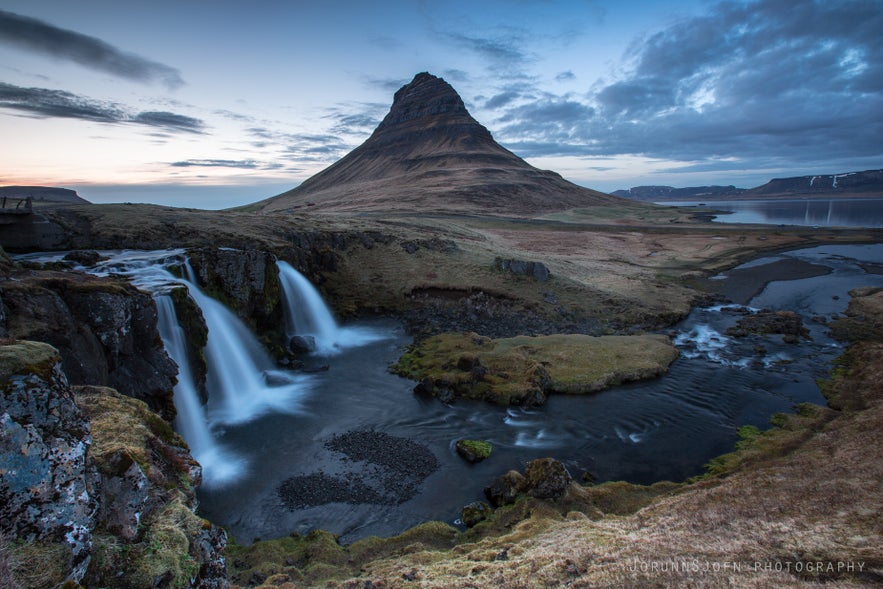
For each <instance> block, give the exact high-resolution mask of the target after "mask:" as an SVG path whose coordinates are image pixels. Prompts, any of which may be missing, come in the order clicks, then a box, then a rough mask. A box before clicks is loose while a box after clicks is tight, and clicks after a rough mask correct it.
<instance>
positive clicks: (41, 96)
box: [0, 82, 204, 133]
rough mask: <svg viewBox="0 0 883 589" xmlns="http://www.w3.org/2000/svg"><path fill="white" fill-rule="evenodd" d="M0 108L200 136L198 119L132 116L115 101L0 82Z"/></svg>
mask: <svg viewBox="0 0 883 589" xmlns="http://www.w3.org/2000/svg"><path fill="white" fill-rule="evenodd" d="M0 108H4V109H9V110H14V111H18V112H22V113H25V114H27V115H30V116H32V117H36V118H66V119H81V120H85V121H95V122H99V123H110V124H123V123H134V124H138V125H147V126H150V127H157V128H161V129H165V130H167V131H186V132H189V133H200V132H202V130H203V128H204V124H203V122H202V121H201V120H200V119H195V118H193V117H188V116H184V115H179V114H175V113H171V112H158V111H148V112H141V113H137V114H132V113H131V112H130V111H129V110H128V109H126V108H124V107H123V106H121V105H119V104H117V103H115V102H107V101H102V100H94V99H92V98H87V97H85V96H79V95H76V94H72V93H71V92H66V91H64V90H51V89H48V88H23V87H21V86H13V85H11V84H5V83H2V82H0Z"/></svg>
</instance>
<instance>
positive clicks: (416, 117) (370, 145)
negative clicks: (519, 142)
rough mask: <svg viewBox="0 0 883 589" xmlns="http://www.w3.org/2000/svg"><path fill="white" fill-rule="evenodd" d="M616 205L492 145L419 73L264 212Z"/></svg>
mask: <svg viewBox="0 0 883 589" xmlns="http://www.w3.org/2000/svg"><path fill="white" fill-rule="evenodd" d="M616 200H618V199H617V198H616V197H611V196H609V195H606V194H602V193H599V192H596V191H594V190H589V189H588V188H582V187H580V186H576V185H575V184H571V183H570V182H567V181H566V180H564V179H563V178H561V176H559V175H558V174H555V173H554V172H547V171H543V170H538V169H536V168H534V167H533V166H531V165H530V164H528V163H527V162H525V161H524V160H522V159H521V158H519V157H518V156H516V155H515V154H514V153H512V152H511V151H509V150H507V149H506V148H504V147H503V146H501V145H500V144H499V143H497V142H496V141H494V138H493V137H492V136H491V133H490V131H488V130H487V129H486V128H485V127H483V126H482V125H481V124H480V123H479V122H478V121H476V120H475V119H474V118H472V115H470V114H469V111H468V110H466V105H465V104H464V103H463V99H462V98H460V95H459V94H457V91H456V90H454V88H453V87H451V85H450V84H448V83H447V82H445V81H444V80H443V79H442V78H439V77H437V76H433V75H432V74H429V73H427V72H422V73H419V74H417V75H416V76H414V79H413V80H411V82H410V83H408V84H406V85H404V86H402V87H401V88H400V89H399V90H398V91H397V92H396V93H395V96H394V98H393V103H392V106H391V107H390V109H389V113H387V115H386V116H385V117H384V118H383V121H382V122H381V123H380V125H378V126H377V128H376V129H375V130H374V133H373V134H372V135H371V137H369V138H368V139H367V141H365V142H364V143H363V144H362V145H360V146H359V147H357V148H356V149H354V150H353V151H351V152H350V153H349V154H347V155H346V156H345V157H343V158H342V159H340V160H339V161H337V162H335V163H334V164H333V165H331V166H329V167H328V168H326V169H325V170H322V171H321V172H319V173H318V174H316V175H315V176H313V177H312V178H309V179H308V180H306V181H304V183H303V184H301V185H300V186H298V187H297V188H294V189H292V190H289V191H288V192H285V193H283V194H280V195H278V196H275V197H273V198H270V199H268V200H266V201H263V202H262V203H259V206H260V210H263V211H294V210H297V209H300V208H302V207H311V208H312V210H335V211H381V210H382V211H409V212H410V211H413V212H430V211H432V212H457V213H460V214H462V213H464V212H466V211H481V212H484V213H496V214H500V213H503V214H534V213H538V212H549V211H553V210H563V209H568V208H574V207H578V206H591V205H592V204H599V203H604V202H611V201H616Z"/></svg>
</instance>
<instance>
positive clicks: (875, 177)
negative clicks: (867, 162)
mask: <svg viewBox="0 0 883 589" xmlns="http://www.w3.org/2000/svg"><path fill="white" fill-rule="evenodd" d="M745 194H746V196H749V195H750V196H753V197H769V196H783V195H785V196H803V195H812V196H821V195H824V196H840V195H873V194H877V195H883V170H865V171H864V172H846V173H843V174H827V175H820V176H797V177H794V178H774V179H773V180H770V181H769V182H767V183H766V184H764V185H762V186H758V187H756V188H752V189H750V190H748V191H747V192H746V193H745Z"/></svg>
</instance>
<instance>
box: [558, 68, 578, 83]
mask: <svg viewBox="0 0 883 589" xmlns="http://www.w3.org/2000/svg"><path fill="white" fill-rule="evenodd" d="M575 79H576V74H574V73H573V72H572V71H570V70H567V71H566V72H561V73H560V74H558V75H557V76H555V81H556V82H569V81H571V80H575Z"/></svg>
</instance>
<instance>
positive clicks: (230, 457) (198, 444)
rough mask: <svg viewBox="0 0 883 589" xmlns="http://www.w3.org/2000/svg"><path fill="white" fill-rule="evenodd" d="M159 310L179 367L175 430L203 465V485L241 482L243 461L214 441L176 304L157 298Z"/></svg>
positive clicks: (162, 329) (162, 332)
mask: <svg viewBox="0 0 883 589" xmlns="http://www.w3.org/2000/svg"><path fill="white" fill-rule="evenodd" d="M154 299H155V301H156V308H157V318H158V321H157V327H158V328H159V335H160V337H161V338H162V340H163V343H164V344H165V347H166V352H168V354H169V356H171V358H172V360H174V361H175V363H176V364H177V365H178V384H176V385H175V391H174V392H175V408H176V409H177V410H178V415H177V417H176V418H175V429H176V430H177V431H178V433H179V434H181V436H182V437H183V438H184V439H185V440H186V441H187V445H188V446H190V453H191V454H192V456H193V458H194V459H196V461H197V462H199V464H200V465H202V472H203V484H204V485H206V486H215V485H223V484H224V483H227V482H229V481H231V480H233V479H235V478H238V477H239V475H241V474H242V471H243V470H244V466H245V465H244V461H243V460H242V458H240V457H239V456H236V455H234V454H233V453H232V452H230V451H229V450H228V449H226V448H224V447H223V446H221V445H220V444H218V442H217V441H216V440H215V438H214V436H213V435H212V432H211V431H210V430H209V426H208V421H207V420H206V415H205V409H204V408H203V406H202V403H201V402H200V399H199V394H198V393H197V390H196V384H195V381H194V379H193V371H192V369H191V368H190V361H189V359H188V358H187V338H186V335H185V334H184V330H183V329H182V328H181V326H180V325H179V324H178V316H177V314H176V313H175V304H174V303H173V302H172V298H171V297H170V296H167V295H157V296H155V297H154Z"/></svg>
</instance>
